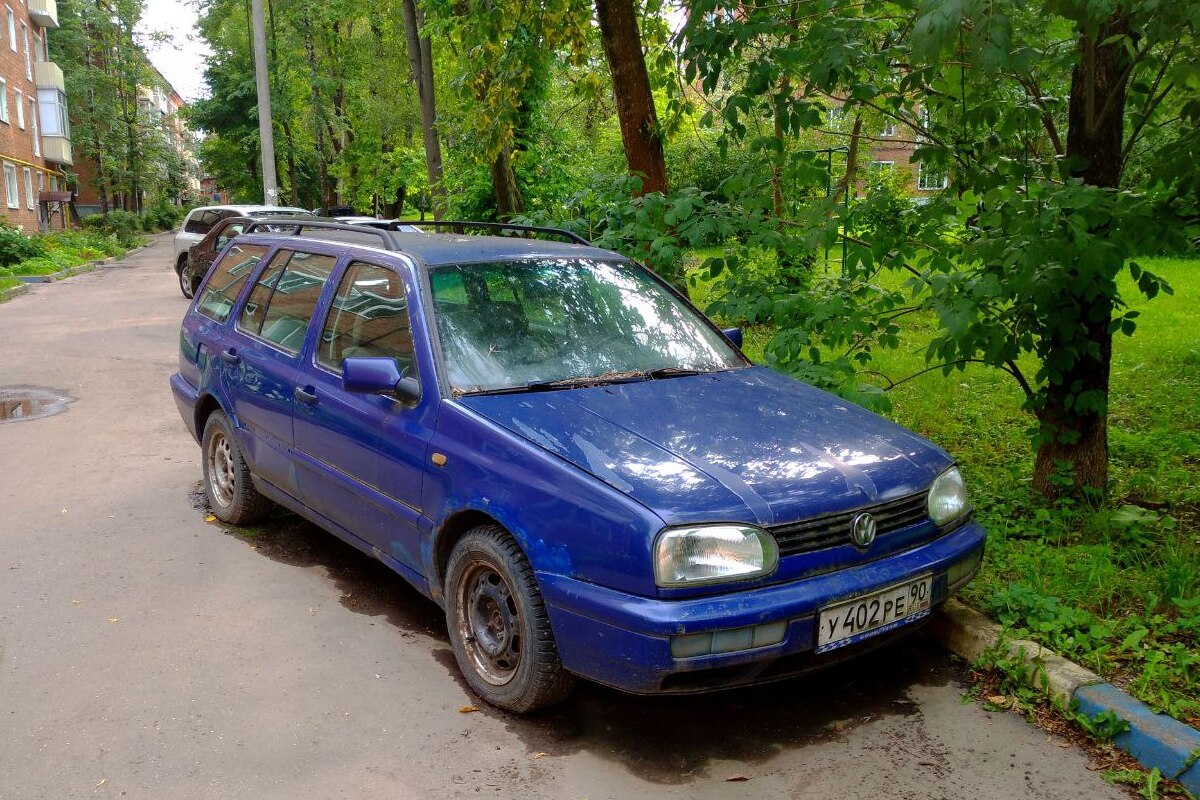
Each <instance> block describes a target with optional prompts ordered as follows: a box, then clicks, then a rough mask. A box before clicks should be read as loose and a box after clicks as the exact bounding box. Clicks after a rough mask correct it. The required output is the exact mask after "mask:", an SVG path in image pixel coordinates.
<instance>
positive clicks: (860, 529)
mask: <svg viewBox="0 0 1200 800" xmlns="http://www.w3.org/2000/svg"><path fill="white" fill-rule="evenodd" d="M850 541H852V542H854V544H855V545H857V546H858V547H863V548H866V547H870V546H871V542H873V541H875V518H874V517H872V516H871V515H870V514H868V513H866V512H865V511H864V512H863V513H862V514H859V515H858V516H856V517H855V518H854V520H853V521H851V523H850Z"/></svg>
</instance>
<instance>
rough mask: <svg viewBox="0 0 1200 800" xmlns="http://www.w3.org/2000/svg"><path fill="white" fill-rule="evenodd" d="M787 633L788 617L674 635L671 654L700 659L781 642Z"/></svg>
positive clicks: (675, 656)
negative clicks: (710, 631)
mask: <svg viewBox="0 0 1200 800" xmlns="http://www.w3.org/2000/svg"><path fill="white" fill-rule="evenodd" d="M786 635H787V620H778V621H777V622H765V623H763V624H762V625H748V626H746V627H743V628H727V629H725V630H723V631H713V632H712V633H685V634H681V635H679V636H672V637H671V655H672V656H673V657H674V658H696V657H697V656H708V655H718V654H721V653H737V652H740V651H742V650H753V649H754V648H756V647H769V646H771V645H773V644H779V643H780V642H782V641H783V639H784V637H785V636H786Z"/></svg>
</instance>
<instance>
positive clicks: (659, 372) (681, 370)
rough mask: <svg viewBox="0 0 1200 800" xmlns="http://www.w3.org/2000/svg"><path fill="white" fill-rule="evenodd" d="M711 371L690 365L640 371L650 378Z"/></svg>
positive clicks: (684, 375) (682, 375)
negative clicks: (693, 367)
mask: <svg viewBox="0 0 1200 800" xmlns="http://www.w3.org/2000/svg"><path fill="white" fill-rule="evenodd" d="M710 372H712V370H711V369H692V368H690V367H657V368H656V369H648V370H646V371H645V372H643V373H642V375H645V376H646V377H647V378H650V379H651V380H658V379H659V378H683V377H687V376H688V375H707V374H708V373H710Z"/></svg>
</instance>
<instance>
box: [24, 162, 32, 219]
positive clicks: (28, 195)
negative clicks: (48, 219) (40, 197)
mask: <svg viewBox="0 0 1200 800" xmlns="http://www.w3.org/2000/svg"><path fill="white" fill-rule="evenodd" d="M21 177H23V178H24V179H25V206H26V207H27V208H29V209H31V210H32V209H33V206H34V201H33V173H32V172H30V171H29V167H26V168H25V169H24V170H23V171H22V175H21Z"/></svg>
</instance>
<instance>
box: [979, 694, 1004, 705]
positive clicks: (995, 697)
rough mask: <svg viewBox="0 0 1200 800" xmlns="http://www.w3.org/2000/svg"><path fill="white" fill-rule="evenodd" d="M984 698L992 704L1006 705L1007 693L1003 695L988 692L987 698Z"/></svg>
mask: <svg viewBox="0 0 1200 800" xmlns="http://www.w3.org/2000/svg"><path fill="white" fill-rule="evenodd" d="M985 699H986V700H987V701H988V702H989V703H991V704H992V705H994V706H1006V705H1008V696H1007V695H1003V694H989V695H988V696H987V698H985Z"/></svg>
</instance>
